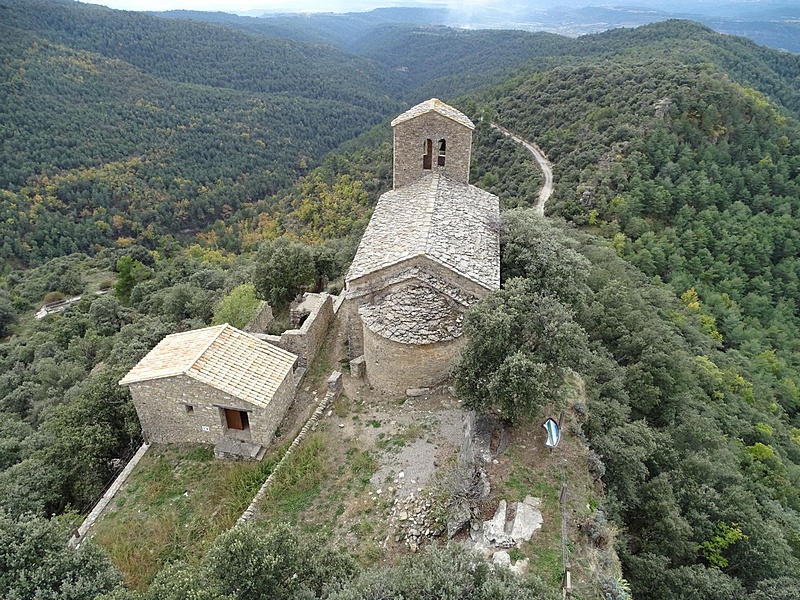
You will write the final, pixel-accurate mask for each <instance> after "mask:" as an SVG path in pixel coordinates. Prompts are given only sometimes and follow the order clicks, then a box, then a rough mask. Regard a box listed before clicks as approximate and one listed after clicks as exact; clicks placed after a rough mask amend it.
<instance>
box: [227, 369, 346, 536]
mask: <svg viewBox="0 0 800 600" xmlns="http://www.w3.org/2000/svg"><path fill="white" fill-rule="evenodd" d="M342 391H343V388H342V374H341V373H340V372H338V371H334V372H333V373H331V375H330V377H328V391H327V392H326V393H325V396H324V397H323V398H322V400H321V401H320V403H319V406H317V409H316V410H315V411H314V412H313V414H312V415H311V416H310V417H309V419H308V421H306V423H305V425H303V428H302V429H301V430H300V433H298V434H297V437H295V438H294V440H293V441H292V444H291V445H290V446H289V447H288V448H287V449H286V452H285V453H284V455H283V456H282V457H281V459H280V461H278V464H277V465H275V468H274V469H272V473H270V474H269V477H267V480H266V481H265V482H264V483H263V484H262V485H261V487H260V488H259V490H258V492H256V495H255V496H254V497H253V500H252V501H251V502H250V506H248V507H247V509H245V511H244V512H243V513H242V516H241V517H239V520H238V521H237V522H236V526H238V525H241V524H243V523H246V522H247V521H249V520H250V519H252V518H253V517H254V516H255V515H256V512H257V511H258V505H259V504H260V503H261V501H262V500H263V499H264V496H265V495H266V493H267V490H268V489H269V486H270V485H271V484H272V482H273V481H274V479H275V476H276V475H277V474H278V472H279V471H280V470H281V468H282V467H283V465H284V463H286V461H287V459H288V458H289V457H290V456H291V455H292V453H293V452H294V451H295V448H297V447H298V446H299V445H300V444H301V443H302V442H303V440H304V439H305V438H306V436H307V435H308V433H309V432H310V431H314V429H316V427H317V423H319V421H320V419H322V417H323V416H324V415H325V411H326V410H327V409H328V407H329V406H330V405H331V404H333V402H334V400H336V399H337V398H338V397H339V396H341V395H342Z"/></svg>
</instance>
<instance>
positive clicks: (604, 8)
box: [152, 0, 800, 53]
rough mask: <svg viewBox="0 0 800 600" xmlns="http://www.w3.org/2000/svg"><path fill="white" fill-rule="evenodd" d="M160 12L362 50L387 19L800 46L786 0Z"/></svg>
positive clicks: (798, 15)
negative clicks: (672, 30)
mask: <svg viewBox="0 0 800 600" xmlns="http://www.w3.org/2000/svg"><path fill="white" fill-rule="evenodd" d="M152 14H158V15H161V16H164V17H170V18H191V19H197V20H201V21H208V22H213V23H225V24H226V25H228V26H231V27H236V28H239V29H243V30H246V31H252V32H254V33H262V34H266V35H274V36H278V37H286V38H290V39H296V40H302V41H309V42H318V43H328V44H332V45H335V46H337V47H340V48H343V49H346V50H350V51H356V52H357V51H358V47H359V43H360V42H359V40H360V39H361V38H369V37H372V36H374V35H375V34H376V31H377V29H379V28H380V27H381V26H383V25H387V24H405V25H418V26H436V25H444V26H447V27H455V28H466V29H503V30H521V31H529V32H534V31H543V32H548V33H557V34H559V35H567V36H571V37H575V36H580V35H586V34H590V33H600V32H602V31H607V30H609V29H616V28H620V27H628V28H630V27H640V26H642V25H647V24H648V23H653V22H659V21H667V20H671V19H686V20H692V21H697V22H699V23H703V24H704V25H707V26H708V27H711V28H712V29H714V30H715V31H717V32H719V33H726V34H731V35H742V36H745V37H748V38H750V39H752V40H753V41H755V42H757V43H759V44H763V45H766V46H769V47H771V48H776V49H779V50H787V51H789V52H795V53H797V52H800V7H798V6H791V5H786V4H783V3H780V2H767V3H738V4H737V3H723V2H708V3H699V4H698V3H691V2H676V3H672V2H658V1H652V0H651V1H650V2H647V1H644V2H624V1H623V2H617V3H614V4H613V5H591V4H589V5H586V4H584V5H582V6H575V7H572V6H564V5H563V3H555V2H553V3H549V4H548V3H544V4H542V5H537V6H536V7H529V6H527V5H518V4H515V3H513V2H512V3H510V4H509V5H507V6H505V7H503V8H497V7H481V6H465V7H454V8H441V7H437V8H432V7H424V6H415V7H394V8H379V9H375V10H371V11H364V12H347V13H294V14H276V13H266V14H264V15H262V16H261V17H239V16H236V15H229V14H225V13H219V12H214V13H204V12H199V11H166V12H162V13H152Z"/></svg>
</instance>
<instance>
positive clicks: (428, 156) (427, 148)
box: [422, 140, 433, 171]
mask: <svg viewBox="0 0 800 600" xmlns="http://www.w3.org/2000/svg"><path fill="white" fill-rule="evenodd" d="M423 151H424V152H425V154H423V155H422V168H423V169H424V170H425V171H430V170H431V168H432V166H433V140H425V144H424V145H423Z"/></svg>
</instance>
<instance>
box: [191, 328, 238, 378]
mask: <svg viewBox="0 0 800 600" xmlns="http://www.w3.org/2000/svg"><path fill="white" fill-rule="evenodd" d="M217 327H219V331H218V332H217V335H215V336H213V337H212V338H211V341H210V342H208V343H207V344H206V345H205V346H203V349H202V350H201V351H200V354H198V355H197V356H196V357H195V358H194V360H192V361H191V362H190V363H189V366H188V368H187V369H186V371H184V373H185V374H186V375H189V374H190V373H191V372H192V368H193V367H194V366H195V365H196V364H197V361H199V360H200V359H201V358H203V355H204V354H205V353H206V352H208V349H209V348H211V344H213V343H214V342H216V341H217V340H218V339H219V336H221V335H222V332H223V331H225V330H226V329H227V328H228V327H232V325H230V324H229V323H223V324H222V325H217Z"/></svg>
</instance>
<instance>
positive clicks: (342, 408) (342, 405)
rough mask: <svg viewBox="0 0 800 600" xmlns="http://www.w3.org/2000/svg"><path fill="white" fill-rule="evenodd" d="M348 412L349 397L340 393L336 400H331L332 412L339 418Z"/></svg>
mask: <svg viewBox="0 0 800 600" xmlns="http://www.w3.org/2000/svg"><path fill="white" fill-rule="evenodd" d="M349 412H350V398H348V397H347V396H345V395H344V394H342V395H341V396H339V397H338V398H337V399H336V400H334V401H333V414H335V415H336V416H337V417H339V418H340V419H342V418H344V417H346V416H347V413H349Z"/></svg>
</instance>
